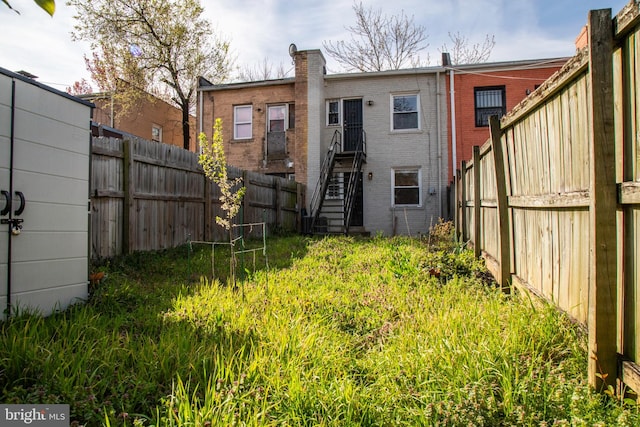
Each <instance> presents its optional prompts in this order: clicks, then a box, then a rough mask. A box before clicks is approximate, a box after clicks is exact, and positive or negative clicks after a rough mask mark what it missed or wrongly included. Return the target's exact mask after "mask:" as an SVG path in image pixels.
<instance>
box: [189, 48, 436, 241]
mask: <svg viewBox="0 0 640 427" xmlns="http://www.w3.org/2000/svg"><path fill="white" fill-rule="evenodd" d="M292 56H293V59H294V62H295V77H293V78H287V79H281V80H272V81H262V82H252V83H236V84H226V85H212V84H211V83H209V82H207V81H206V80H204V79H200V84H199V89H198V91H199V100H198V126H199V129H202V130H204V132H205V133H206V134H207V135H208V136H209V137H211V133H212V126H213V122H214V120H215V118H218V117H219V118H221V119H222V121H223V133H224V141H225V152H226V155H227V160H228V162H229V163H230V164H232V165H234V166H237V167H240V168H243V169H249V170H253V171H260V172H262V173H267V174H274V175H279V176H288V177H290V178H291V179H295V180H296V181H298V182H302V183H304V184H305V185H306V186H307V200H306V203H305V206H304V209H305V211H306V212H307V213H308V214H309V222H310V224H309V227H310V228H312V229H314V230H316V231H326V232H365V233H371V232H382V233H384V234H387V235H392V234H414V235H415V234H417V233H424V232H426V231H427V229H428V227H429V225H430V223H433V222H435V221H436V220H437V219H438V218H439V217H440V216H442V212H443V200H444V199H443V194H444V192H445V189H446V177H447V172H448V171H447V169H446V168H447V165H446V158H447V151H446V150H447V147H446V143H447V139H446V99H445V97H444V96H442V93H443V90H444V88H445V75H444V70H443V69H442V68H441V67H433V68H425V69H420V70H400V71H386V72H379V73H350V74H335V75H327V74H326V71H325V59H324V56H323V55H322V52H320V51H319V50H305V51H295V52H294V53H293V55H292ZM329 158H330V159H331V160H330V162H329V163H330V164H327V162H326V161H325V160H326V159H329ZM323 165H324V167H323ZM316 188H319V190H320V191H319V194H320V196H319V197H315V198H314V197H313V193H314V189H316ZM318 200H319V201H318Z"/></svg>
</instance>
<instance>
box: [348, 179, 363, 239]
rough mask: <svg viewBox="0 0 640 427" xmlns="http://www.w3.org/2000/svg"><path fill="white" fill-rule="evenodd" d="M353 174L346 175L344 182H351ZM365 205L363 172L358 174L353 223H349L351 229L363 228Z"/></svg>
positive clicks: (352, 216) (352, 215)
mask: <svg viewBox="0 0 640 427" xmlns="http://www.w3.org/2000/svg"><path fill="white" fill-rule="evenodd" d="M350 176H351V174H350V173H345V174H344V182H345V183H347V182H349V178H350ZM363 217H364V203H363V197H362V172H358V181H357V187H356V195H355V199H354V200H353V213H352V214H351V221H349V227H362V226H363V225H364V218H363Z"/></svg>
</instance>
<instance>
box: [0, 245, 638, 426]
mask: <svg viewBox="0 0 640 427" xmlns="http://www.w3.org/2000/svg"><path fill="white" fill-rule="evenodd" d="M432 243H433V242H432ZM268 245H269V247H268V256H269V269H268V270H267V269H266V268H265V265H264V260H263V259H261V257H257V260H256V268H255V271H254V265H253V259H252V258H251V257H250V256H247V257H246V259H244V263H243V267H241V268H240V269H241V270H242V271H243V272H244V273H245V275H246V280H244V281H242V282H238V285H237V288H236V289H232V288H231V287H229V286H222V285H220V283H219V282H218V281H210V280H208V279H207V278H205V277H203V278H201V279H198V280H194V278H199V277H200V275H201V274H203V275H207V274H210V272H211V259H210V256H209V255H210V249H209V248H206V247H196V246H194V247H193V251H188V250H187V249H188V248H186V247H183V248H178V249H176V250H171V251H167V252H163V253H154V254H136V255H133V256H130V257H127V258H122V259H119V260H114V261H112V262H111V263H110V264H108V265H104V266H102V267H101V269H102V270H103V271H106V272H107V276H106V278H105V280H104V281H103V283H101V284H100V285H98V286H96V287H95V288H94V289H93V292H92V297H91V300H90V302H89V303H88V304H84V305H77V306H74V307H72V308H71V309H69V310H67V311H65V312H62V313H58V314H56V315H53V316H51V317H49V318H47V319H41V318H38V317H36V316H30V315H26V314H25V315H22V316H19V317H16V318H13V319H11V320H10V321H8V322H5V323H4V324H1V325H0V393H1V394H0V401H1V402H3V403H68V404H70V405H71V412H72V419H73V420H75V424H77V425H90V426H94V425H96V426H97V425H125V424H126V425H162V426H165V425H168V426H173V425H176V426H183V425H192V426H209V425H211V426H232V425H248V426H267V425H268V426H281V425H285V426H360V425H361V426H420V425H425V426H431V425H433V426H435V425H442V426H511V425H525V426H539V425H547V426H551V425H561V426H565V425H566V426H569V425H571V426H583V425H584V426H593V425H616V426H617V425H620V426H625V425H628V426H633V425H640V413H639V411H638V409H637V408H636V407H635V406H632V405H628V404H626V403H624V402H620V401H617V400H614V399H611V398H609V397H607V396H604V395H599V394H594V393H591V392H590V391H589V388H588V386H587V384H586V366H587V359H586V358H587V355H586V351H585V348H586V346H585V343H586V337H585V336H584V334H583V333H581V331H580V330H579V329H578V328H576V327H575V326H574V325H572V324H571V322H570V321H569V320H568V319H566V318H565V317H563V316H562V315H561V314H559V313H558V312H557V311H556V310H554V309H553V308H549V307H546V306H544V305H541V304H537V303H534V302H532V301H530V300H529V299H527V298H526V297H521V296H508V295H505V294H504V293H502V292H501V291H500V290H498V289H496V288H495V287H494V286H493V285H492V284H490V283H489V282H488V281H487V279H486V277H487V276H486V273H485V272H484V270H483V267H482V265H481V264H480V263H479V262H477V261H475V260H474V259H473V256H472V254H470V253H469V252H468V251H462V250H459V249H458V250H456V248H446V250H441V249H442V248H441V247H439V246H438V245H435V246H434V245H431V246H429V245H428V244H427V241H425V240H422V241H421V240H416V239H407V238H394V239H387V238H381V237H376V238H371V239H353V238H346V237H337V238H326V239H315V238H314V239H310V238H306V237H301V236H294V237H281V238H273V239H270V240H269V241H268ZM225 251H226V249H225V248H218V249H217V252H216V261H215V262H216V267H215V268H216V272H217V273H216V274H217V275H219V276H222V277H223V278H224V274H226V270H225V266H226V265H227V261H226V260H225ZM250 258H251V259H250ZM223 280H224V279H223Z"/></svg>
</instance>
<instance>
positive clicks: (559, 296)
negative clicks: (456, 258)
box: [456, 1, 640, 391]
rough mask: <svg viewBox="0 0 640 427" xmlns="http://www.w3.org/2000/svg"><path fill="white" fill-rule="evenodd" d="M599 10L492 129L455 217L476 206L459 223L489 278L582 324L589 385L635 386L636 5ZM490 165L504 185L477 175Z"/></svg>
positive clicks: (639, 99) (639, 208)
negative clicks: (580, 39)
mask: <svg viewBox="0 0 640 427" xmlns="http://www.w3.org/2000/svg"><path fill="white" fill-rule="evenodd" d="M610 14H611V12H610V10H600V11H592V12H590V15H589V39H590V40H589V46H588V48H586V49H583V50H581V51H580V52H578V53H577V54H576V56H575V57H574V58H573V59H572V60H570V61H569V62H568V63H567V65H566V66H565V67H564V68H563V69H562V70H561V71H560V72H559V73H557V74H556V75H554V76H552V77H551V78H550V79H549V80H548V81H547V82H545V83H544V84H543V85H542V87H541V88H540V89H539V90H537V91H535V92H534V93H533V94H532V96H531V97H530V98H528V99H526V100H525V101H523V102H522V103H521V104H519V105H518V106H517V107H516V108H515V109H514V110H513V111H512V112H510V113H509V114H508V115H507V117H506V118H504V119H503V120H502V121H501V122H500V128H499V134H500V136H499V138H496V137H495V136H494V135H493V132H492V135H491V136H493V138H492V140H493V145H492V146H491V147H490V149H489V150H488V151H486V152H485V151H484V150H483V151H482V152H483V155H482V158H481V159H480V161H477V160H476V161H474V162H470V163H469V164H468V168H466V169H464V168H463V169H464V172H463V173H462V177H461V181H462V182H463V184H465V185H462V186H458V187H457V188H458V189H461V190H462V191H463V192H465V197H463V198H461V199H460V198H459V196H456V197H457V199H458V200H461V204H462V206H461V212H462V213H465V212H468V211H466V209H468V207H469V206H476V205H477V204H478V203H479V204H480V205H481V206H482V209H481V218H482V221H481V222H480V224H473V217H472V216H470V215H469V216H466V217H465V215H463V216H462V218H461V221H460V223H459V228H460V229H461V230H464V231H465V232H467V231H468V230H470V229H472V228H471V227H473V226H474V225H478V226H479V229H480V231H479V232H478V231H476V232H475V233H474V234H475V235H476V237H474V239H475V240H476V242H475V243H476V244H477V245H480V247H477V248H476V251H477V252H481V253H482V254H483V256H484V257H485V258H486V259H487V264H488V265H489V266H490V269H491V270H492V272H494V274H495V276H496V278H497V279H498V280H500V281H503V280H505V279H508V278H509V276H510V277H511V278H512V279H513V281H514V283H516V284H517V285H518V286H520V287H522V288H524V289H527V290H529V291H531V292H532V293H534V294H536V295H538V296H540V297H542V298H545V299H547V300H549V301H551V302H553V303H554V304H556V305H557V306H558V307H560V308H561V309H562V310H564V311H566V312H567V313H568V314H570V315H571V316H572V317H574V318H575V319H576V320H577V321H579V322H581V323H582V324H583V325H585V326H587V329H588V331H589V355H590V356H593V355H596V356H597V358H598V360H597V361H596V359H594V358H591V357H590V360H589V381H590V383H591V384H592V386H594V387H596V388H600V384H601V381H600V378H599V373H607V374H609V377H608V379H607V381H606V382H607V383H610V384H611V383H613V382H614V381H613V379H614V377H615V378H618V379H622V380H623V381H625V382H626V383H627V385H629V386H630V387H631V388H633V389H634V390H636V391H640V375H637V373H638V372H640V367H639V366H638V362H639V361H640V344H639V343H640V328H639V327H638V322H639V321H640V309H638V307H639V306H640V268H638V265H637V264H638V260H640V236H639V235H638V231H639V230H640V190H639V189H640V166H639V165H640V131H639V130H638V129H640V125H639V124H638V123H639V122H640V85H639V84H638V77H639V76H638V75H637V73H638V72H639V71H638V70H640V43H638V40H640V39H639V38H640V5H639V4H638V3H636V2H634V1H630V2H629V4H628V5H627V6H626V7H625V8H624V9H623V10H622V11H621V12H620V13H619V14H618V16H617V17H616V18H615V19H614V20H612V19H611V15H610ZM613 34H616V37H617V39H616V40H613V39H612V38H611V37H612V35H613ZM614 44H615V49H614V48H613V45H614ZM612 64H613V66H612ZM492 130H493V129H492ZM485 145H486V144H485ZM500 150H501V151H502V152H500ZM491 163H493V165H494V167H495V168H496V171H498V172H499V169H500V167H501V163H503V165H504V173H505V176H504V178H502V177H500V173H497V177H496V176H491V175H490V174H488V173H486V171H487V170H488V169H487V168H490V165H491ZM466 181H473V182H466ZM477 186H480V188H477ZM474 188H475V190H476V191H475V194H476V195H475V196H474V192H472V191H469V190H470V189H474ZM502 191H504V192H505V193H506V195H507V197H506V199H507V202H506V203H501V201H500V194H501V192H502ZM478 193H479V196H478ZM492 194H495V195H497V197H496V199H497V200H498V202H497V203H495V204H494V202H493V201H492V200H491V199H490V198H491V195H492ZM478 198H480V199H481V200H478ZM494 206H497V208H498V209H495V208H494ZM501 206H506V211H503V210H501ZM491 208H494V210H496V211H497V218H499V220H498V221H497V223H493V222H492V221H491V220H490V218H491V212H492V211H491ZM505 229H506V231H505ZM496 230H498V232H499V233H500V234H498V235H496ZM496 236H497V237H496ZM496 239H497V242H498V245H495V244H494V242H495V241H496ZM504 248H508V250H509V252H510V253H509V256H508V257H507V256H501V252H504V251H505V249H504ZM505 263H510V265H511V266H510V268H509V269H508V270H507V269H506V266H505ZM617 353H619V354H620V355H621V356H620V357H621V358H622V359H623V362H622V363H618V360H616V359H618V354H617ZM596 362H597V363H596ZM614 373H615V374H617V375H613V374H614Z"/></svg>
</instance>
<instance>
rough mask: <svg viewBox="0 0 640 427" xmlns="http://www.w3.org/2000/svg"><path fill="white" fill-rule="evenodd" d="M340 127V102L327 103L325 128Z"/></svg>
mask: <svg viewBox="0 0 640 427" xmlns="http://www.w3.org/2000/svg"><path fill="white" fill-rule="evenodd" d="M339 125H340V101H335V100H334V101H327V126H339Z"/></svg>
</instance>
